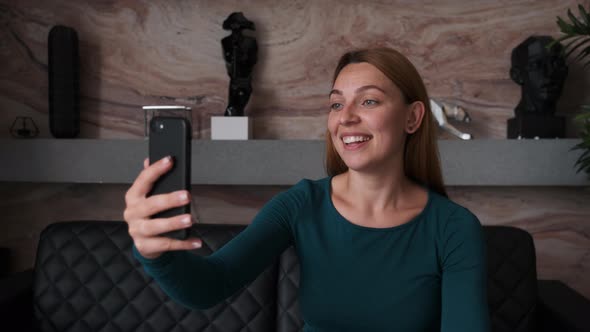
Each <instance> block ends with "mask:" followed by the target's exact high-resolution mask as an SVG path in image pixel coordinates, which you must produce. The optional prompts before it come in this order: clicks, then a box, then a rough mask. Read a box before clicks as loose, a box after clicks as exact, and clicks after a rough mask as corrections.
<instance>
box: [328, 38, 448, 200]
mask: <svg viewBox="0 0 590 332" xmlns="http://www.w3.org/2000/svg"><path fill="white" fill-rule="evenodd" d="M363 82H364V83H363ZM367 82H368V83H367ZM373 83H376V84H373ZM333 84H334V88H333V90H332V91H331V92H330V108H331V112H330V116H329V120H328V122H329V123H328V134H327V135H326V151H327V155H326V168H327V172H328V175H330V176H336V175H338V174H341V173H344V172H345V171H347V170H348V168H349V164H347V163H345V162H344V161H343V160H342V157H341V156H342V154H341V153H339V151H338V150H337V149H338V145H335V144H334V142H338V141H339V140H340V139H339V137H338V136H335V135H337V132H336V131H337V130H336V128H337V125H336V123H337V122H338V121H346V120H347V119H346V118H343V117H345V116H350V114H345V115H342V114H335V113H336V112H338V111H341V110H342V109H343V108H344V106H345V102H346V98H345V96H344V94H343V91H342V90H340V89H339V88H340V86H342V87H343V88H348V89H352V88H356V90H355V91H354V94H350V95H349V96H348V97H349V100H348V102H349V104H350V105H349V106H348V110H349V111H350V112H355V111H359V110H360V109H366V110H369V109H377V110H379V111H381V112H373V113H378V114H368V113H369V112H359V113H353V114H352V115H353V116H354V115H358V116H359V117H363V116H364V117H367V116H368V117H369V119H370V120H372V121H375V122H377V123H380V125H385V126H390V127H391V128H389V129H390V130H391V131H390V132H389V133H390V134H394V133H395V134H394V135H397V137H396V141H391V142H390V143H391V145H392V146H393V147H396V146H397V147H398V148H403V150H402V151H401V154H400V151H392V152H393V153H392V154H391V155H390V157H392V158H399V157H402V158H403V166H404V172H405V174H406V176H408V177H409V178H410V179H413V180H414V181H417V182H419V183H421V184H423V185H426V186H428V187H430V188H431V189H433V190H434V191H436V192H437V193H439V194H441V195H443V196H447V194H446V191H445V188H444V184H443V180H442V174H441V169H440V161H439V156H438V148H437V144H436V126H435V124H434V119H433V118H432V113H431V111H430V103H429V99H428V94H427V92H426V87H425V86H424V83H423V81H422V78H421V77H420V75H419V74H418V71H417V70H416V68H415V67H414V66H413V65H412V63H411V62H410V61H409V60H408V59H407V58H406V57H405V56H404V55H402V54H401V53H399V52H397V51H396V50H393V49H388V48H378V49H370V50H359V51H353V52H349V53H346V54H344V55H343V56H342V57H341V58H340V61H339V62H338V65H337V67H336V70H335V73H334V79H333ZM363 84H367V85H363ZM371 97H374V98H371ZM359 102H360V104H358V105H357V106H361V107H360V108H354V106H355V104H354V103H359ZM387 110H389V112H388V111H387ZM338 113H340V112H338ZM349 119H350V118H348V120H349ZM357 119H358V118H357ZM343 132H344V133H346V131H345V130H343ZM342 136H343V135H342V133H341V134H340V137H342ZM361 136H362V135H361ZM368 137H370V136H368ZM400 140H401V141H403V142H401V141H400ZM404 142H405V143H404ZM345 143H346V142H345ZM351 147H353V146H351ZM398 163H399V161H398Z"/></svg>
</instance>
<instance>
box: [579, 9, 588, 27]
mask: <svg viewBox="0 0 590 332" xmlns="http://www.w3.org/2000/svg"><path fill="white" fill-rule="evenodd" d="M578 10H579V11H580V16H581V17H582V19H583V20H584V24H586V26H590V15H588V12H586V9H584V6H582V4H578Z"/></svg>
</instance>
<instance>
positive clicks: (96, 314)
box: [33, 221, 537, 332]
mask: <svg viewBox="0 0 590 332" xmlns="http://www.w3.org/2000/svg"><path fill="white" fill-rule="evenodd" d="M244 228H245V226H243V225H206V224H198V225H196V227H193V229H192V230H191V232H192V233H193V235H194V236H196V237H200V238H201V239H203V244H204V245H203V248H201V249H199V250H195V251H194V253H195V254H198V255H208V254H209V253H211V252H212V251H215V250H217V249H218V248H220V247H221V246H222V245H223V244H225V243H226V242H227V241H229V240H230V239H232V238H233V237H234V236H235V235H237V234H238V233H239V232H240V231H242V230H243V229H244ZM484 230H485V236H486V241H487V256H488V257H487V260H488V302H489V308H490V316H491V320H492V331H494V332H504V331H519V332H526V331H534V330H536V327H535V326H534V322H535V319H534V317H535V313H536V307H535V305H536V297H537V288H536V287H537V282H536V281H537V275H536V265H535V248H534V245H533V240H532V237H531V236H530V234H529V233H527V232H526V231H523V230H520V229H517V228H514V227H502V226H485V227H484ZM131 245H132V242H131V238H130V237H129V235H128V233H127V224H126V223H123V222H92V221H85V222H62V223H55V224H52V225H50V226H48V227H47V228H46V229H45V230H44V231H43V232H42V234H41V237H40V241H39V247H38V250H37V258H36V263H35V277H34V289H33V292H34V309H35V310H34V312H35V317H36V320H37V323H38V325H39V329H40V330H41V331H82V330H92V331H113V330H116V331H211V332H212V331H224V332H225V331H229V332H231V331H260V332H264V331H277V332H299V331H301V329H302V327H303V321H302V320H301V315H300V312H299V303H298V300H297V295H298V294H297V290H298V287H299V262H298V258H297V255H296V253H295V251H294V250H293V248H289V249H288V250H286V251H285V253H283V255H282V256H281V259H280V261H279V262H277V264H273V265H272V266H270V267H269V268H268V269H267V270H266V271H265V272H263V273H262V274H261V275H260V276H259V277H258V278H257V279H256V280H255V281H254V282H252V283H251V284H250V285H248V286H247V287H245V288H244V289H243V290H241V291H239V292H238V293H236V294H235V295H234V296H232V297H230V298H229V299H227V300H226V301H224V302H222V303H220V304H218V305H216V306H215V307H213V308H210V309H208V310H202V311H201V310H189V309H186V308H184V307H183V306H181V305H179V304H176V303H175V302H173V301H172V300H170V299H169V298H168V297H167V296H166V295H165V294H164V293H163V292H162V291H161V290H160V288H159V286H158V285H157V284H156V282H155V281H153V280H152V279H151V278H150V277H149V276H147V275H146V274H145V273H144V271H143V268H142V267H141V265H140V264H139V262H137V261H136V260H135V259H134V258H133V256H132V253H131Z"/></svg>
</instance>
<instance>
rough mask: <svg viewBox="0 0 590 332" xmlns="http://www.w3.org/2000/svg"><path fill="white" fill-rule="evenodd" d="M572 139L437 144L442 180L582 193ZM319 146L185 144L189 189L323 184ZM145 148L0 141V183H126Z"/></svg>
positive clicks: (129, 143) (142, 144) (139, 143)
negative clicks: (312, 181)
mask: <svg viewBox="0 0 590 332" xmlns="http://www.w3.org/2000/svg"><path fill="white" fill-rule="evenodd" d="M578 142H580V140H578V139H559V140H548V139H547V140H545V139H542V140H472V141H459V140H440V141H439V147H440V155H441V160H442V167H443V175H444V178H445V183H446V184H447V185H458V186H559V185H564V186H587V185H590V181H589V180H588V178H587V177H586V175H585V174H584V173H577V174H576V172H575V169H574V163H575V161H576V159H577V158H578V156H579V155H580V154H581V152H580V151H577V150H576V151H570V149H571V147H573V146H574V145H575V144H577V143H578ZM324 144H325V143H324V141H321V140H250V141H210V140H193V141H192V183H193V184H207V185H209V184H212V185H291V184H294V183H296V182H297V181H299V180H300V179H302V178H310V179H318V178H322V177H324V176H325V169H324V156H325V148H324ZM147 148H148V142H147V140H143V139H138V140H105V139H0V156H1V157H2V162H1V163H0V181H3V182H54V183H126V184H128V183H131V182H133V180H134V179H135V177H136V176H137V174H138V173H139V171H140V170H141V168H142V162H143V159H144V158H145V157H146V156H147V151H148V149H147Z"/></svg>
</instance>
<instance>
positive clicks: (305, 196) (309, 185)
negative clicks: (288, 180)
mask: <svg viewBox="0 0 590 332" xmlns="http://www.w3.org/2000/svg"><path fill="white" fill-rule="evenodd" d="M329 181H330V178H329V177H326V178H322V179H318V180H311V179H307V178H304V179H301V180H299V182H297V183H296V184H295V185H293V186H291V187H290V188H289V189H287V190H286V191H283V192H282V193H280V194H279V195H277V197H279V198H281V199H283V200H285V199H286V200H290V201H296V202H297V203H299V204H301V203H303V202H305V201H307V200H309V198H312V197H314V196H317V195H321V194H322V193H323V192H325V190H329V184H330V182H329Z"/></svg>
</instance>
